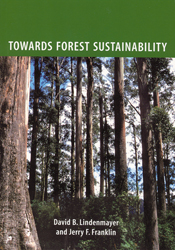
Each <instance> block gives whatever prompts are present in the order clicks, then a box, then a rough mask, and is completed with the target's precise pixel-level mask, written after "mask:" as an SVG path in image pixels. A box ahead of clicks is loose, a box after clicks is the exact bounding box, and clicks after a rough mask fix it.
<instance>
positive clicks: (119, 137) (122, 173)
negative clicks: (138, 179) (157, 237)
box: [114, 57, 127, 194]
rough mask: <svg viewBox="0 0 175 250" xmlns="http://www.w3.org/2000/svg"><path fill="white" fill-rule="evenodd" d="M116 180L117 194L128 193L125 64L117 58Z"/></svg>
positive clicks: (120, 58)
mask: <svg viewBox="0 0 175 250" xmlns="http://www.w3.org/2000/svg"><path fill="white" fill-rule="evenodd" d="M114 70H115V89H114V91H115V94H114V107H115V178H116V194H118V193H121V192H122V191H127V165H126V138H125V113H124V90H123V88H124V62H123V58H122V57H118V58H115V69H114Z"/></svg>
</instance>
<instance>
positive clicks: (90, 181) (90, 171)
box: [86, 57, 94, 197]
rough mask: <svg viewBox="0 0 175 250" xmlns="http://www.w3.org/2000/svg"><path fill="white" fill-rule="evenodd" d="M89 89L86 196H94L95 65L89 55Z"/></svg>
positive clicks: (87, 60)
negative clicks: (93, 121) (93, 116)
mask: <svg viewBox="0 0 175 250" xmlns="http://www.w3.org/2000/svg"><path fill="white" fill-rule="evenodd" d="M86 62H87V71H88V90H87V149H86V197H90V196H94V166H93V147H92V112H93V111H92V109H93V65H92V59H91V58H90V57H87V59H86Z"/></svg>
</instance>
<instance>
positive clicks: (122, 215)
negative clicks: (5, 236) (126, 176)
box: [32, 193, 175, 250]
mask: <svg viewBox="0 0 175 250" xmlns="http://www.w3.org/2000/svg"><path fill="white" fill-rule="evenodd" d="M138 205H139V206H140V208H141V206H143V204H142V200H140V201H139V200H138V199H137V198H135V197H133V196H130V195H128V194H125V193H123V194H122V195H119V196H118V197H117V198H116V197H102V196H99V197H91V198H85V199H76V200H72V201H71V200H70V199H69V198H64V199H62V200H60V204H59V208H58V207H56V205H55V203H54V202H52V201H50V202H49V201H48V202H45V201H43V202H40V201H36V200H34V201H33V203H32V209H33V213H34V217H35V222H36V227H37V231H38V235H39V240H40V244H41V248H42V250H55V249H58V250H59V249H60V250H61V249H71V250H73V249H76V250H78V249H83V250H91V249H94V250H99V249H103V250H113V249H122V250H123V249H129V250H136V249H143V250H144V235H145V225H144V216H143V213H139V212H140V211H139V212H138V211H137V206H138ZM126 207H127V211H126ZM126 214H127V215H126ZM54 219H57V221H67V223H68V224H69V220H70V225H54ZM73 219H74V220H76V222H77V224H79V221H80V219H81V223H83V221H90V222H91V221H95V222H96V221H106V222H107V221H116V222H118V225H117V226H112V227H109V226H98V225H96V226H91V225H89V226H84V225H72V220H73ZM92 228H94V229H95V230H98V231H99V230H100V231H102V230H104V229H110V230H112V231H110V232H113V231H115V232H116V235H105V236H103V235H86V230H87V229H89V230H90V231H91V229H92ZM66 229H67V234H69V232H70V231H69V230H70V229H72V230H82V231H84V235H83V236H82V237H81V236H80V235H56V233H57V230H59V231H60V230H63V231H65V230H66ZM174 232H175V212H174V207H172V209H171V210H170V211H167V214H166V216H164V217H163V216H162V217H161V216H160V218H159V242H160V249H164V250H174V249H175V235H174Z"/></svg>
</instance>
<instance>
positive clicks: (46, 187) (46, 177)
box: [44, 72, 54, 201]
mask: <svg viewBox="0 0 175 250" xmlns="http://www.w3.org/2000/svg"><path fill="white" fill-rule="evenodd" d="M53 75H54V72H53ZM53 78H54V77H53ZM53 85H54V79H52V82H51V93H50V108H52V106H53ZM51 131H52V122H51V117H49V128H48V140H47V148H46V152H47V160H46V169H45V184H44V200H45V201H47V196H48V195H47V191H48V170H49V165H50V143H51V140H50V137H51Z"/></svg>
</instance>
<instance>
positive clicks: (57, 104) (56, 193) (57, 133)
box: [54, 57, 60, 205]
mask: <svg viewBox="0 0 175 250" xmlns="http://www.w3.org/2000/svg"><path fill="white" fill-rule="evenodd" d="M59 70H60V69H59V58H58V57H57V58H56V102H55V108H56V109H57V122H56V126H55V138H56V149H55V172H54V202H55V204H57V205H58V202H59V186H58V185H59V183H58V179H59V157H60V81H59Z"/></svg>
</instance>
